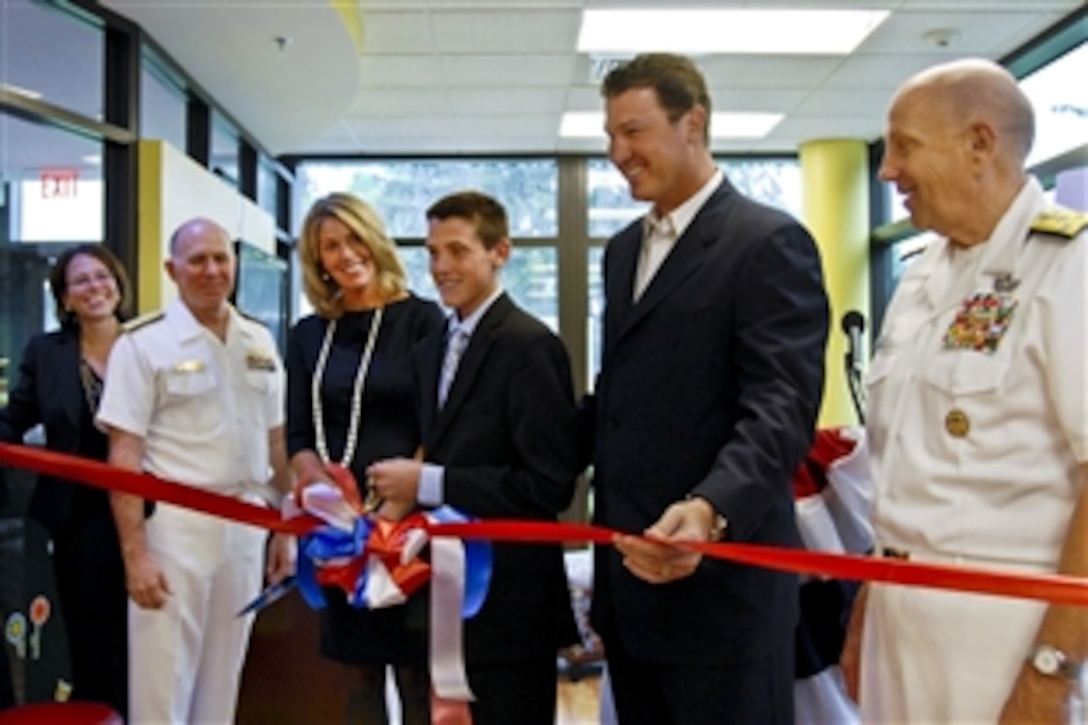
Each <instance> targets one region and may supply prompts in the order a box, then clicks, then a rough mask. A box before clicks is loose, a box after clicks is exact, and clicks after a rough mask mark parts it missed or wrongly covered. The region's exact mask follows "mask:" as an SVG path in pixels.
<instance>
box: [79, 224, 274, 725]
mask: <svg viewBox="0 0 1088 725" xmlns="http://www.w3.org/2000/svg"><path fill="white" fill-rule="evenodd" d="M235 265H236V262H235V257H234V252H233V249H232V246H231V240H230V237H229V236H228V235H227V233H226V231H224V230H223V229H222V227H220V226H219V225H217V224H215V223H214V222H212V221H209V220H207V219H199V218H198V219H193V220H190V221H188V222H186V223H185V224H183V225H181V226H180V227H179V228H178V230H177V231H176V232H175V233H174V235H173V236H172V237H171V239H170V257H169V259H168V260H167V262H166V270H167V272H168V273H169V275H170V277H171V278H172V279H173V280H174V282H175V283H176V284H177V287H178V293H179V298H178V299H176V300H174V301H173V302H172V303H170V304H169V305H168V306H167V307H166V309H165V310H164V311H162V312H160V313H157V314H154V315H151V316H148V317H144V318H141V319H139V320H137V321H135V322H133V323H131V324H130V325H128V327H127V329H126V331H125V334H122V335H121V337H120V339H119V340H118V341H117V343H116V344H115V345H114V347H113V351H112V352H111V354H110V359H109V374H108V376H107V379H106V386H105V390H104V391H103V396H102V403H101V407H100V408H99V410H98V417H97V420H98V423H99V425H100V426H104V427H105V428H107V430H108V431H109V439H110V457H109V460H110V463H112V464H113V465H116V466H120V467H122V468H126V469H130V470H138V471H147V472H149V473H153V474H155V475H157V476H160V477H162V478H166V479H171V480H176V481H182V482H186V483H189V484H191V485H194V486H199V487H202V488H207V489H210V490H213V491H216V492H220V493H224V494H228V495H233V496H237V497H239V498H243V499H246V500H251V501H254V502H256V501H260V500H262V499H264V500H267V501H270V502H274V501H277V500H278V499H279V497H280V496H282V494H283V493H285V492H287V491H289V490H290V480H289V472H288V471H289V469H288V468H287V460H286V456H285V447H284V438H283V415H284V414H283V410H284V405H283V379H284V375H283V366H282V364H281V362H280V360H279V358H278V357H277V354H276V347H275V343H274V342H273V340H272V336H271V335H270V334H269V332H268V330H267V329H265V327H264V326H263V325H261V324H260V323H258V322H256V321H253V320H250V319H248V318H246V317H244V316H243V315H241V314H239V313H238V312H237V311H236V310H235V309H234V308H233V307H232V306H231V305H230V304H229V302H228V296H229V295H230V292H231V290H232V289H233V286H234V277H235ZM112 506H113V510H114V517H115V518H116V521H117V529H118V533H119V535H120V540H121V548H122V554H123V558H124V562H125V573H126V580H127V582H126V583H127V587H128V592H129V595H130V597H131V604H130V606H129V642H130V645H129V653H130V662H131V664H130V675H129V692H130V695H129V699H130V708H129V714H130V716H131V718H132V721H133V722H137V723H143V722H155V723H167V722H171V723H194V722H231V721H233V719H234V713H235V708H236V703H237V693H238V679H239V676H240V673H241V669H242V663H243V661H244V657H245V650H246V645H247V643H248V639H249V630H250V627H251V625H252V615H249V616H246V617H237V616H236V614H237V613H238V611H239V610H240V609H242V607H243V606H244V605H245V604H246V602H247V601H249V600H250V599H252V598H253V597H254V596H256V594H257V593H258V592H259V591H260V589H261V576H262V569H263V553H264V543H265V533H264V532H262V531H260V530H258V529H254V528H252V527H248V526H244V525H241V524H234V523H229V522H226V521H224V520H221V519H218V518H214V517H211V516H207V515H205V514H201V513H196V512H192V511H188V510H185V509H181V508H178V507H175V506H170V505H159V506H158V507H157V509H156V510H155V511H154V513H153V515H151V516H150V518H145V508H144V502H143V500H141V499H139V498H137V497H135V496H131V495H128V494H113V496H112ZM292 547H293V543H292V542H291V541H290V539H288V538H286V537H281V536H278V535H277V536H273V537H272V539H271V540H270V544H269V553H268V567H267V569H268V575H269V578H270V579H271V580H279V579H281V578H283V577H284V576H286V575H287V574H289V573H290V572H291V570H292V569H293V566H294V560H293V553H294V552H293V548H292Z"/></svg>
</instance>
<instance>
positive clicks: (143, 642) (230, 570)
mask: <svg viewBox="0 0 1088 725" xmlns="http://www.w3.org/2000/svg"><path fill="white" fill-rule="evenodd" d="M146 527H147V528H146V530H147V542H148V547H149V549H150V551H151V554H152V555H153V556H154V557H155V559H156V561H157V562H158V563H159V566H160V567H162V570H163V573H164V575H165V576H166V581H167V583H168V585H169V587H170V590H171V594H170V595H169V597H168V599H167V602H166V605H165V606H164V607H163V608H162V609H157V610H155V609H141V608H140V607H138V606H136V605H135V604H133V603H132V602H131V600H130V602H129V718H130V721H131V722H132V723H134V724H135V725H144V724H148V725H150V724H155V725H160V724H164V723H174V724H176V725H187V724H188V723H201V724H203V723H231V722H233V721H234V714H235V709H236V706H237V700H238V685H239V680H240V676H241V672H242V664H243V662H244V661H245V653H246V647H247V645H248V642H249V632H250V628H251V627H252V624H253V615H252V614H250V615H246V616H244V617H238V616H236V615H237V613H238V612H239V610H241V609H242V608H243V607H244V606H245V605H246V604H247V603H248V602H249V601H250V600H251V599H253V598H254V597H255V596H257V594H258V593H259V592H260V590H261V584H262V577H263V562H264V543H265V540H266V537H267V534H266V532H264V531H262V530H260V529H257V528H254V527H251V526H244V525H242V524H235V523H229V522H227V521H224V520H222V519H219V518H215V517H212V516H209V515H207V514H202V513H198V512H194V511H188V510H186V509H182V508H178V507H175V506H170V505H165V504H159V505H158V507H157V509H156V511H155V514H154V515H153V516H152V517H151V518H150V519H148V520H147V523H146Z"/></svg>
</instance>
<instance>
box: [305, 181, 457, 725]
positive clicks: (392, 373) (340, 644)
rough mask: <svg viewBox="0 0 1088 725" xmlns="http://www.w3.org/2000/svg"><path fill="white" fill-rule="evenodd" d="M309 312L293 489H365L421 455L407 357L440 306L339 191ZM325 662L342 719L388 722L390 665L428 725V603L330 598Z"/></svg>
mask: <svg viewBox="0 0 1088 725" xmlns="http://www.w3.org/2000/svg"><path fill="white" fill-rule="evenodd" d="M299 258H300V262H301V267H302V273H303V285H304V288H305V292H306V296H307V298H308V299H309V300H310V303H311V304H312V305H313V308H314V314H313V315H311V316H309V317H305V318H303V319H302V320H300V321H299V322H298V323H297V324H296V325H295V327H294V328H293V329H292V331H291V335H290V338H289V343H288V351H287V449H288V455H290V456H291V467H292V469H293V470H294V473H295V475H296V477H297V478H296V491H298V490H301V489H302V488H304V487H306V486H308V485H310V484H311V483H313V482H315V481H329V480H331V479H330V477H329V475H328V473H327V472H326V470H325V466H326V465H327V464H330V463H336V464H341V465H343V466H344V467H345V468H348V469H349V470H351V471H352V473H354V475H355V479H356V481H358V483H359V485H360V487H362V486H364V485H365V481H366V468H367V466H369V465H370V464H371V463H372V462H374V461H379V460H382V459H385V458H389V457H394V456H411V455H413V454H414V452H415V451H416V449H417V447H418V446H419V428H418V424H417V416H416V409H415V400H416V395H415V389H414V382H413V377H412V348H413V347H414V346H415V344H416V342H417V341H418V340H420V339H422V338H423V337H425V336H427V335H428V334H429V333H431V332H432V331H434V330H436V329H438V328H440V327H442V325H444V324H445V317H444V315H443V313H442V310H441V308H439V306H438V305H437V304H435V303H434V302H431V301H426V300H423V299H420V298H419V297H416V296H415V295H413V294H412V293H411V292H410V291H408V289H407V278H406V276H405V272H404V266H403V264H402V263H401V261H400V259H399V257H398V256H397V250H396V246H395V244H394V242H393V241H392V240H391V239H390V238H389V236H388V235H387V234H386V232H385V229H384V226H383V224H382V222H381V220H380V219H379V217H378V215H377V214H376V213H375V212H374V210H373V209H371V208H370V207H369V206H368V205H367V204H366V203H364V202H363V201H361V200H360V199H358V198H356V197H354V196H352V195H350V194H343V193H336V194H331V195H329V196H326V197H324V198H322V199H319V200H318V201H317V202H315V203H314V205H313V206H312V207H311V209H310V211H309V213H308V215H307V217H306V220H305V222H304V224H303V228H302V236H301V239H300V240H299ZM325 595H326V596H325V598H326V602H327V605H326V607H325V608H324V609H323V610H322V611H321V653H322V654H323V655H324V656H326V657H328V658H330V659H332V660H334V661H337V662H339V663H341V664H343V665H344V666H345V672H346V673H347V675H348V681H349V697H348V713H347V720H348V721H349V722H356V723H383V722H388V713H387V712H386V703H385V673H386V666H387V665H392V666H393V671H394V672H395V673H396V684H397V689H398V691H399V693H400V699H401V704H402V713H403V720H404V722H405V723H406V725H408V724H411V723H429V722H430V714H429V697H430V679H429V676H428V671H427V603H426V594H425V592H417V593H416V594H415V595H413V596H412V597H410V598H409V600H408V602H407V603H405V604H402V605H398V606H394V607H389V608H385V609H376V610H367V609H356V608H355V607H353V606H352V605H351V604H349V603H348V602H347V601H346V598H345V596H344V593H343V592H342V591H340V590H337V589H327V590H326V592H325Z"/></svg>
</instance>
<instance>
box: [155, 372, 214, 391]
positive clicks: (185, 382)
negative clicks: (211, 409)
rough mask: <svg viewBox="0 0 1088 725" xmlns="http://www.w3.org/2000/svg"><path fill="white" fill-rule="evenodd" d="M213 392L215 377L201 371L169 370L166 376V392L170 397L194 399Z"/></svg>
mask: <svg viewBox="0 0 1088 725" xmlns="http://www.w3.org/2000/svg"><path fill="white" fill-rule="evenodd" d="M213 390H215V377H214V376H213V375H212V374H211V373H210V372H209V371H208V370H207V369H206V368H205V369H201V370H171V371H169V372H168V373H167V375H166V392H167V393H168V394H169V395H170V396H171V397H178V398H186V399H188V398H194V397H197V396H200V395H206V394H207V393H210V392H212V391H213Z"/></svg>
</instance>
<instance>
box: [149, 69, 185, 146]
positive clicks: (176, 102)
mask: <svg viewBox="0 0 1088 725" xmlns="http://www.w3.org/2000/svg"><path fill="white" fill-rule="evenodd" d="M187 114H188V111H187V99H186V92H185V87H184V85H183V84H182V83H181V82H180V81H178V80H175V79H174V78H173V77H172V74H171V73H170V72H169V71H168V70H167V69H166V67H165V65H164V64H163V63H162V62H161V61H159V60H158V59H157V58H156V57H155V56H153V55H152V54H151V52H150V51H147V50H145V52H144V53H143V56H142V58H141V63H140V136H141V137H142V138H153V139H161V140H163V141H166V142H167V143H169V144H170V145H171V146H173V147H174V148H175V149H177V150H178V151H182V152H184V151H185V144H186V136H185V134H186V131H185V129H186V124H187Z"/></svg>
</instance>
